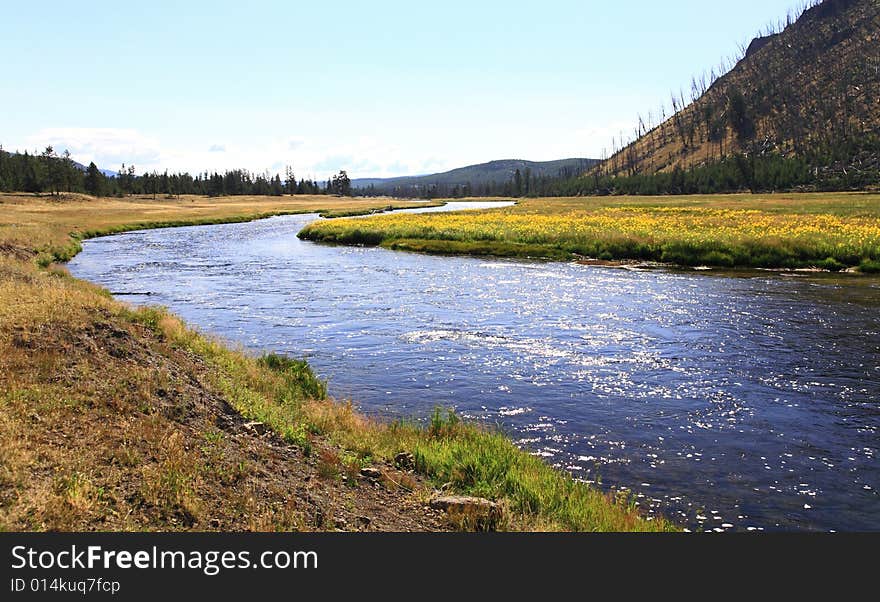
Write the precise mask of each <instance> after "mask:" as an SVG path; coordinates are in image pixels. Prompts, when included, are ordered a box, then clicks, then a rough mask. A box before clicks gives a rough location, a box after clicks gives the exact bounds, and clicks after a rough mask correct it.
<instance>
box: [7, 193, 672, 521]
mask: <svg viewBox="0 0 880 602" xmlns="http://www.w3.org/2000/svg"><path fill="white" fill-rule="evenodd" d="M388 204H389V201H388V200H387V199H384V200H383V199H328V198H327V197H312V198H309V197H305V198H302V197H294V198H291V197H282V198H251V199H248V198H230V199H202V198H189V199H181V200H179V201H177V200H174V201H172V200H166V199H163V200H158V201H153V200H151V199H134V200H105V199H100V200H98V199H91V198H88V197H82V196H76V197H61V198H60V199H47V198H43V199H39V198H34V197H31V196H21V195H19V196H17V195H0V529H5V530H44V529H49V530H52V529H61V530H65V529H74V530H91V529H99V530H177V529H198V530H239V529H241V530H248V529H269V530H276V529H366V528H369V529H374V530H411V529H442V528H448V527H449V526H450V523H449V522H447V517H445V516H440V515H438V513H437V512H436V511H432V510H430V509H428V508H427V507H426V505H425V504H426V501H427V499H428V498H429V496H430V495H431V492H432V491H433V489H434V488H435V487H438V486H440V485H441V484H446V487H447V489H448V490H450V491H452V492H458V493H467V494H475V495H480V496H485V497H489V498H492V499H494V500H496V501H498V502H500V504H501V505H502V507H503V508H504V513H503V519H502V522H501V524H500V525H498V526H499V528H503V529H547V530H612V531H622V530H672V529H673V528H674V527H673V526H672V525H670V524H669V523H667V522H665V521H663V520H661V519H657V520H646V519H645V518H643V517H641V516H640V515H639V513H638V512H637V511H636V509H635V507H634V506H632V505H630V504H629V503H628V502H626V501H624V500H614V499H611V498H610V497H609V496H608V495H605V494H603V493H601V492H599V491H597V490H595V489H593V488H591V487H589V486H587V485H585V484H582V483H578V482H575V481H574V480H572V479H571V478H570V476H568V475H567V474H565V473H562V472H559V471H556V470H554V469H552V468H551V467H549V466H548V465H547V464H545V463H544V462H542V461H541V460H540V459H538V458H536V457H534V456H531V455H529V454H528V453H526V452H523V451H521V450H519V449H518V448H516V446H514V445H513V444H512V443H511V442H510V441H509V440H508V439H507V438H505V437H504V436H502V435H500V434H498V433H494V432H489V431H486V430H483V429H481V428H479V427H477V426H474V425H471V424H465V423H462V422H460V421H458V420H457V419H456V417H455V416H451V415H446V414H444V413H442V412H438V413H437V414H436V415H435V416H434V418H433V419H432V420H431V421H430V422H429V423H428V424H416V423H386V422H380V421H375V420H371V419H369V418H367V417H365V416H363V415H361V414H359V413H358V412H357V411H356V409H355V408H353V407H352V406H351V405H349V404H341V403H337V402H335V401H333V400H330V399H327V398H326V396H325V386H324V384H323V383H322V382H320V381H319V380H318V379H317V378H316V377H315V375H314V374H313V373H312V372H311V370H310V369H309V367H308V366H307V365H306V364H305V363H304V362H299V361H295V360H290V359H287V358H281V357H277V356H266V357H253V356H251V355H248V354H246V353H243V352H242V351H240V350H237V349H234V348H231V347H229V346H228V345H226V344H224V343H223V342H221V341H217V340H215V339H212V338H211V337H208V336H206V335H203V334H200V333H198V332H196V331H195V330H193V329H190V328H188V327H186V326H185V325H184V324H182V323H181V322H180V321H179V320H178V319H177V318H175V317H174V316H173V315H170V314H169V313H167V312H166V311H164V310H161V309H156V308H146V309H133V308H131V307H129V306H127V305H126V304H124V303H121V302H118V301H116V300H115V299H113V298H112V297H111V296H110V295H109V294H108V293H107V291H105V290H103V289H101V288H99V287H96V286H93V285H91V284H89V283H86V282H82V281H80V280H77V279H74V278H72V277H70V276H69V275H68V274H67V273H66V271H65V270H64V269H63V268H59V267H57V266H56V265H54V264H52V261H55V260H63V259H67V258H69V257H71V256H73V255H74V254H75V253H76V252H77V251H78V249H79V240H80V239H82V238H84V237H87V236H92V235H98V234H103V233H110V232H118V231H122V230H127V229H132V228H143V227H156V226H158V225H172V224H173V225H182V224H194V223H217V222H229V221H244V220H248V219H255V218H257V217H261V216H265V215H272V214H279V213H293V212H302V211H309V212H311V211H319V210H320V211H324V212H347V211H369V210H371V209H375V208H383V207H386V206H387V205H388ZM395 204H400V203H395ZM401 452H405V453H408V454H412V456H411V457H412V460H413V466H412V467H408V466H404V465H399V466H395V465H394V461H393V459H394V458H395V457H396V456H397V455H398V454H400V453H401ZM366 467H375V468H376V469H377V472H375V473H369V472H368V473H367V474H372V475H373V476H371V477H370V478H365V477H364V476H363V475H362V474H361V469H363V468H366ZM472 519H473V517H468V516H458V517H456V518H455V520H454V521H453V523H452V526H453V527H459V528H461V527H469V526H473V525H472V522H471V521H472Z"/></svg>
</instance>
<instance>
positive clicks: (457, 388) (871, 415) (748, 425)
mask: <svg viewBox="0 0 880 602" xmlns="http://www.w3.org/2000/svg"><path fill="white" fill-rule="evenodd" d="M452 208H462V207H461V206H458V207H452ZM447 209H448V208H447ZM426 210H429V209H428V208H424V209H418V210H417V211H426ZM435 210H436V209H435ZM314 219H316V216H315V215H290V216H281V217H275V218H270V219H265V220H260V221H256V222H251V223H244V224H224V225H216V226H201V227H184V228H171V229H159V230H147V231H138V232H129V233H125V234H119V235H114V236H108V237H104V238H98V239H94V240H89V241H86V242H85V243H84V244H83V252H82V253H80V254H79V255H78V256H77V257H76V258H75V259H73V260H72V261H71V262H70V264H69V268H70V271H71V272H72V273H73V274H74V275H75V276H77V277H80V278H84V279H87V280H90V281H93V282H96V283H98V284H101V285H103V286H105V287H106V288H108V289H109V290H111V291H112V292H113V293H114V294H115V295H116V296H118V297H119V298H120V299H123V300H126V301H129V302H132V303H139V304H140V303H149V304H160V305H165V306H167V307H169V308H170V309H171V310H172V311H173V312H174V313H176V314H178V315H180V316H181V317H183V318H184V319H185V320H187V321H188V322H189V323H190V324H192V325H194V326H197V327H199V328H200V329H202V330H204V331H208V332H212V333H216V334H219V335H221V336H223V337H225V338H227V339H230V340H232V341H236V342H240V343H241V344H243V345H245V346H246V347H247V348H250V349H253V350H255V351H276V352H282V353H287V354H290V355H292V356H306V357H307V358H308V360H309V362H310V363H311V364H312V366H313V367H314V368H315V370H316V372H317V373H318V374H319V375H320V376H321V377H323V378H327V379H329V382H330V393H331V394H332V395H333V396H335V397H337V398H340V399H347V398H351V399H353V400H354V401H355V402H356V404H357V405H358V406H359V407H360V408H361V409H362V410H363V411H365V412H367V413H373V414H378V415H382V416H390V417H397V416H400V417H410V416H416V417H424V416H427V415H428V414H429V413H430V412H431V411H432V410H433V408H434V407H435V406H438V405H440V406H446V407H455V408H456V409H457V411H458V412H459V413H461V414H462V415H463V416H467V417H470V418H472V419H474V420H481V421H485V422H487V423H490V424H498V425H500V426H501V428H503V429H504V430H505V432H507V433H508V434H509V435H510V436H511V437H512V438H513V439H514V440H516V441H517V442H518V443H519V444H520V445H522V446H523V447H526V448H528V449H530V450H532V451H533V452H534V453H537V454H540V455H541V456H543V457H544V458H545V459H546V460H547V461H548V462H550V463H551V464H554V465H557V466H559V467H560V468H563V469H566V470H569V471H571V472H572V474H574V475H575V476H576V477H578V478H582V479H585V480H589V481H595V480H596V479H597V477H598V478H601V486H602V487H609V486H611V485H614V486H616V487H623V488H627V489H629V490H631V491H632V495H633V496H634V498H635V499H636V500H637V501H638V502H639V504H640V505H641V506H643V507H645V508H646V510H647V511H648V512H654V513H656V512H662V513H664V514H666V515H668V516H670V517H671V518H673V519H675V520H679V521H681V522H682V523H684V524H685V525H686V526H688V527H689V528H690V529H693V530H707V529H709V530H723V531H727V530H747V529H751V530H757V529H764V530H774V529H810V530H877V529H880V496H878V492H877V488H878V487H880V462H878V460H877V457H876V455H877V448H878V444H877V441H878V428H880V313H878V310H880V279H877V278H872V277H854V276H834V277H829V276H822V275H803V274H799V275H779V274H775V273H760V272H734V273H728V274H718V273H715V272H711V271H710V272H688V271H671V270H646V271H638V270H623V269H614V268H604V267H595V266H586V265H579V264H576V263H561V262H537V261H535V262H532V261H522V260H515V261H513V260H499V259H485V258H472V257H434V256H427V255H418V254H412V253H401V252H394V251H388V250H384V249H381V248H354V247H342V246H329V245H318V244H314V243H310V242H304V241H300V240H299V239H297V238H296V233H297V231H298V230H299V229H300V228H301V227H302V226H304V225H305V224H306V223H308V222H310V221H312V220H314ZM367 219H369V218H367Z"/></svg>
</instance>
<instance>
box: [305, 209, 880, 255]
mask: <svg viewBox="0 0 880 602" xmlns="http://www.w3.org/2000/svg"><path fill="white" fill-rule="evenodd" d="M300 236H301V237H302V238H305V239H308V240H313V241H320V242H333V243H343V244H361V245H382V246H385V247H388V248H393V249H400V250H412V251H423V252H434V253H450V254H455V253H470V254H478V255H498V256H520V257H543V258H548V259H594V260H604V261H614V260H624V261H651V262H662V263H667V264H673V265H682V266H712V267H727V268H730V267H750V268H818V269H828V270H832V271H837V270H842V269H846V268H854V269H858V270H861V271H864V272H875V271H880V195H878V194H866V193H829V194H820V193H816V194H812V193H811V194H807V193H802V194H788V195H776V194H773V195H749V194H739V195H706V196H681V197H585V198H563V199H557V198H546V199H524V200H521V201H520V202H519V203H518V204H517V205H516V206H514V207H507V208H501V209H492V210H486V211H481V212H467V213H464V212H456V213H437V214H418V215H406V214H396V215H395V214H389V215H383V216H376V217H373V218H370V219H369V220H345V219H342V220H333V221H325V222H316V223H313V224H310V225H309V226H307V227H306V228H305V229H304V230H303V231H302V232H301V234H300Z"/></svg>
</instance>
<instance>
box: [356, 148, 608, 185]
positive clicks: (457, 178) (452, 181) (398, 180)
mask: <svg viewBox="0 0 880 602" xmlns="http://www.w3.org/2000/svg"><path fill="white" fill-rule="evenodd" d="M596 163H598V160H597V159H587V158H579V157H573V158H566V159H557V160H553V161H528V160H525V159H495V160H493V161H487V162H485V163H477V164H474V165H466V166H464V167H458V168H455V169H451V170H448V171H444V172H439V173H434V174H425V175H417V176H397V177H392V178H356V179H353V180H352V181H351V185H352V187H353V188H357V189H365V188H369V187H372V188H375V189H376V190H380V191H389V192H390V191H394V190H398V191H400V192H403V191H408V192H410V193H418V192H423V191H424V190H425V188H427V187H430V186H438V187H455V186H459V187H464V186H467V185H469V186H471V187H478V186H487V185H490V184H493V183H494V184H496V185H500V184H504V183H506V182H509V181H511V180H512V179H513V178H514V177H515V176H516V170H520V174H521V177H523V178H524V177H525V175H526V174H525V172H526V170H529V173H530V175H531V176H533V177H535V178H540V177H554V178H555V177H570V176H572V175H576V174H577V173H580V172H582V171H584V170H585V169H588V168H590V167H592V166H593V165H595V164H596Z"/></svg>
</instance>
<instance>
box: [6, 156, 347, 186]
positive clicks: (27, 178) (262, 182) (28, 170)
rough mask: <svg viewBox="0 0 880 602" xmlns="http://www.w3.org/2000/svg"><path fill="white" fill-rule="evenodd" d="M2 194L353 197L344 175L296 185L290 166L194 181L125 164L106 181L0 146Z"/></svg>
mask: <svg viewBox="0 0 880 602" xmlns="http://www.w3.org/2000/svg"><path fill="white" fill-rule="evenodd" d="M0 191H4V192H34V193H50V194H59V193H62V192H84V193H86V194H91V195H94V196H125V195H135V194H136V195H152V196H153V197H154V198H156V197H158V196H160V195H162V196H165V197H168V196H178V195H181V194H195V195H206V196H227V195H270V196H281V195H284V194H336V195H342V196H350V195H351V192H352V190H351V180H350V179H349V177H348V175H347V174H346V172H345V171H340V172H339V173H338V174H336V175H335V176H333V177H332V178H331V179H328V180H327V181H326V182H317V181H313V180H310V179H300V180H297V179H296V176H295V175H294V173H293V170H292V169H291V168H290V167H287V168H286V169H285V173H284V178H283V179H282V177H281V175H279V174H275V175H274V176H272V175H270V174H269V173H268V172H264V173H262V174H255V173H252V172H250V171H247V170H243V169H233V170H230V171H226V172H224V173H222V174H221V173H217V172H214V173H208V172H204V173H201V174H197V175H196V176H192V175H190V174H189V173H168V171H165V172H163V173H158V172H155V171H154V172H152V173H144V174H141V175H137V174H136V172H135V167H134V165H129V166H128V167H126V166H125V165H124V164H123V165H122V168H121V169H120V170H119V172H118V173H117V174H116V175H115V176H113V177H108V176H106V175H105V174H104V173H103V172H102V171H101V170H100V169H98V167H97V166H96V165H95V164H94V163H90V164H89V165H88V167H86V168H83V167H82V166H81V165H79V164H78V163H76V162H74V161H73V160H72V159H71V157H70V153H68V152H67V151H65V152H64V153H63V154H61V155H59V154H57V153H56V152H55V150H54V149H53V148H52V147H51V146H48V147H46V149H45V150H44V151H43V152H42V153H40V154H38V155H37V154H35V155H31V154H28V153H27V152H24V153H21V154H19V153H8V152H6V151H4V150H3V149H2V147H0Z"/></svg>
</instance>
